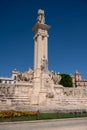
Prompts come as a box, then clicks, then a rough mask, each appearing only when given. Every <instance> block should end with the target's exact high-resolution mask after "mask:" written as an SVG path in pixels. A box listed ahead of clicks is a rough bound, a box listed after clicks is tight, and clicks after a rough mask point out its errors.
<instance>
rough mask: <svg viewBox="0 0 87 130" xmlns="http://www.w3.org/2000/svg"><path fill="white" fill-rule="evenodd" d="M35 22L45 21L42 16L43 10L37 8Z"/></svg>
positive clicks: (42, 22)
mask: <svg viewBox="0 0 87 130" xmlns="http://www.w3.org/2000/svg"><path fill="white" fill-rule="evenodd" d="M37 22H38V23H41V24H44V23H45V16H44V10H42V9H39V10H38V17H37Z"/></svg>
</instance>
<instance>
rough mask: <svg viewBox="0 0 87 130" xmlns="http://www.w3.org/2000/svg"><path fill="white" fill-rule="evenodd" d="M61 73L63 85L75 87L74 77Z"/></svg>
mask: <svg viewBox="0 0 87 130" xmlns="http://www.w3.org/2000/svg"><path fill="white" fill-rule="evenodd" d="M60 75H61V77H62V78H61V80H60V84H61V85H63V86H64V87H73V82H72V78H71V77H70V75H68V74H60Z"/></svg>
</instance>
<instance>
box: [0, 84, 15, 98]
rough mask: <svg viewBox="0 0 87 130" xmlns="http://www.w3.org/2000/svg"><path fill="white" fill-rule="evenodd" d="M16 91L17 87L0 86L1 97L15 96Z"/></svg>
mask: <svg viewBox="0 0 87 130" xmlns="http://www.w3.org/2000/svg"><path fill="white" fill-rule="evenodd" d="M14 91H15V86H14V85H7V84H6V85H5V84H2V85H0V97H10V96H13V94H14Z"/></svg>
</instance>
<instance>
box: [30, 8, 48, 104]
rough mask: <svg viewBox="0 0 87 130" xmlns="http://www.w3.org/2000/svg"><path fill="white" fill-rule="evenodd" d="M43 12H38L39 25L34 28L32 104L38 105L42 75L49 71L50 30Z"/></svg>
mask: <svg viewBox="0 0 87 130" xmlns="http://www.w3.org/2000/svg"><path fill="white" fill-rule="evenodd" d="M49 29H50V26H49V25H47V24H45V16H44V11H43V10H41V9H40V10H38V18H37V23H36V24H35V26H34V27H33V32H34V33H35V36H34V89H33V94H32V95H33V96H32V101H31V102H32V104H38V99H39V92H40V88H41V85H42V84H41V80H42V79H41V73H42V71H43V70H45V71H46V70H47V69H48V30H49Z"/></svg>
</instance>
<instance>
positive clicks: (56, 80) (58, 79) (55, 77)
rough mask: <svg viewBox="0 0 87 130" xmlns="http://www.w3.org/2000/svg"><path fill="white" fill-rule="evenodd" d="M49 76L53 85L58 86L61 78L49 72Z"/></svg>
mask: <svg viewBox="0 0 87 130" xmlns="http://www.w3.org/2000/svg"><path fill="white" fill-rule="evenodd" d="M49 76H50V77H51V80H53V82H54V84H56V85H57V84H59V82H60V80H61V76H60V75H59V74H56V73H55V72H49Z"/></svg>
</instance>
